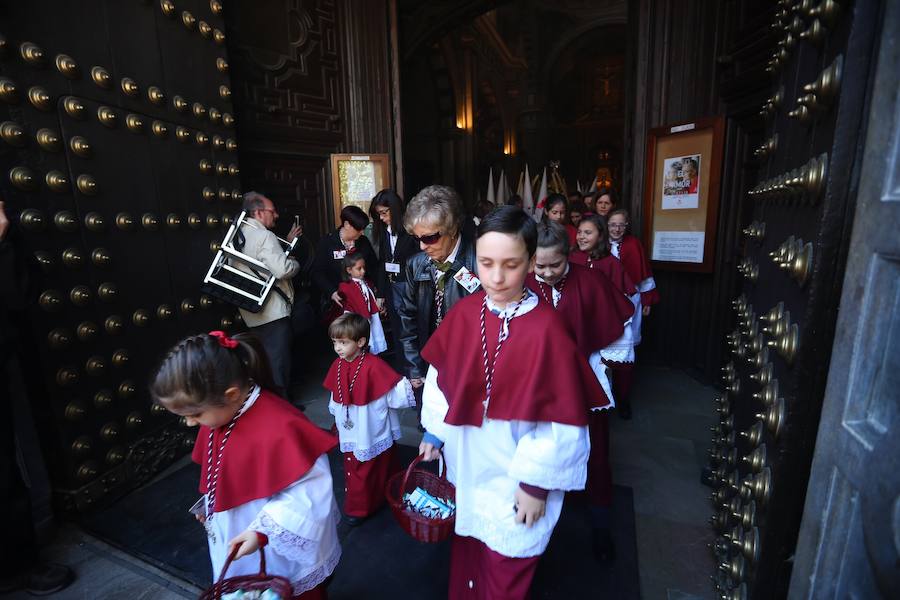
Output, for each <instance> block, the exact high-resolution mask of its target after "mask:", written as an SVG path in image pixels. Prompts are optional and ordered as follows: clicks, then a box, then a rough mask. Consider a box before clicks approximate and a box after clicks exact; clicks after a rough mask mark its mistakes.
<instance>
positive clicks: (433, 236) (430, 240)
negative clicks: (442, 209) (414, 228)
mask: <svg viewBox="0 0 900 600" xmlns="http://www.w3.org/2000/svg"><path fill="white" fill-rule="evenodd" d="M442 235H444V234H442V233H441V232H440V231H438V232H437V233H429V234H428V235H422V236H419V235H414V236H413V239H415V240H416V241H417V242H419V243H420V244H425V245H426V246H430V245H432V244H436V243H437V241H438V240H439V239H441V236H442Z"/></svg>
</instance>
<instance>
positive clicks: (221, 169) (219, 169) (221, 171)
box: [216, 162, 228, 176]
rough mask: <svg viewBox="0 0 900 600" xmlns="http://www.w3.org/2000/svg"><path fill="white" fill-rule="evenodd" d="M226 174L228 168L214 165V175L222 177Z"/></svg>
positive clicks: (222, 164)
mask: <svg viewBox="0 0 900 600" xmlns="http://www.w3.org/2000/svg"><path fill="white" fill-rule="evenodd" d="M227 173H228V167H227V166H225V164H224V163H220V162H217V163H216V175H219V176H224V175H226V174H227Z"/></svg>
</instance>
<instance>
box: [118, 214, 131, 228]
mask: <svg viewBox="0 0 900 600" xmlns="http://www.w3.org/2000/svg"><path fill="white" fill-rule="evenodd" d="M116 227H118V228H119V229H121V230H122V231H131V229H132V228H133V227H134V219H133V218H132V216H131V215H130V214H128V213H126V212H120V213H119V214H117V215H116Z"/></svg>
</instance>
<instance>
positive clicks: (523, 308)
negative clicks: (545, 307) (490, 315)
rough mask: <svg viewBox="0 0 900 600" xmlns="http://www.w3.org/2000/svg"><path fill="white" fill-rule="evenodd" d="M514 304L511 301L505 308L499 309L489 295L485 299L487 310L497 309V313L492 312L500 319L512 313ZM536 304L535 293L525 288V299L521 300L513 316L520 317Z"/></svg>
mask: <svg viewBox="0 0 900 600" xmlns="http://www.w3.org/2000/svg"><path fill="white" fill-rule="evenodd" d="M515 305H516V303H515V302H511V303H510V304H507V305H506V308H504V309H503V310H500V309H499V308H497V305H496V304H494V303H493V302H492V301H491V299H490V297H488V299H487V308H488V310H489V311H491V312H494V311H499V314H497V313H494V314H497V317H498V318H500V319H505V318H506V317H507V316H508V315H507V313H510V315H509V316H512V315H511V313H512V310H513V307H514V306H515ZM537 305H538V298H537V294H535V293H534V292H532V291H531V290H529V289H528V288H525V299H524V300H522V303H521V304H520V305H519V310H518V311H516V314H515V316H514V317H513V318H515V317H521V316H522V315H524V314H525V313H527V312H528V311H530V310H531V309H533V308H534V307H535V306H537Z"/></svg>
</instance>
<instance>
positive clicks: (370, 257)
mask: <svg viewBox="0 0 900 600" xmlns="http://www.w3.org/2000/svg"><path fill="white" fill-rule="evenodd" d="M368 225H369V217H368V216H366V213H365V212H363V210H362V209H361V208H359V207H358V206H345V207H344V208H343V210H341V226H340V227H338V228H337V229H335V230H334V231H332V232H331V233H329V234H328V235H326V236H325V237H323V238H322V239H321V240H319V245H318V246H316V258H315V260H314V261H313V264H312V269H311V270H310V277H311V278H312V281H313V284H315V286H316V288H318V290H319V292H320V293H321V294H322V305H323V306H327V305H328V304H330V303H331V302H332V301H333V302H334V303H335V304H337V305H338V306H343V299H342V298H341V296H340V294H338V293H337V289H338V286H339V285H340V284H341V273H343V271H344V269H343V263H344V257H345V256H347V255H348V254H353V253H355V252H358V253H360V254H361V255H362V256H363V257H364V258H365V259H366V264H367V265H377V264H378V258H377V257H376V256H375V250H374V249H373V248H372V244H371V243H370V242H369V240H368V238H366V236H364V235H363V231H364V230H365V228H366V227H367V226H368ZM335 316H336V315H335Z"/></svg>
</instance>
